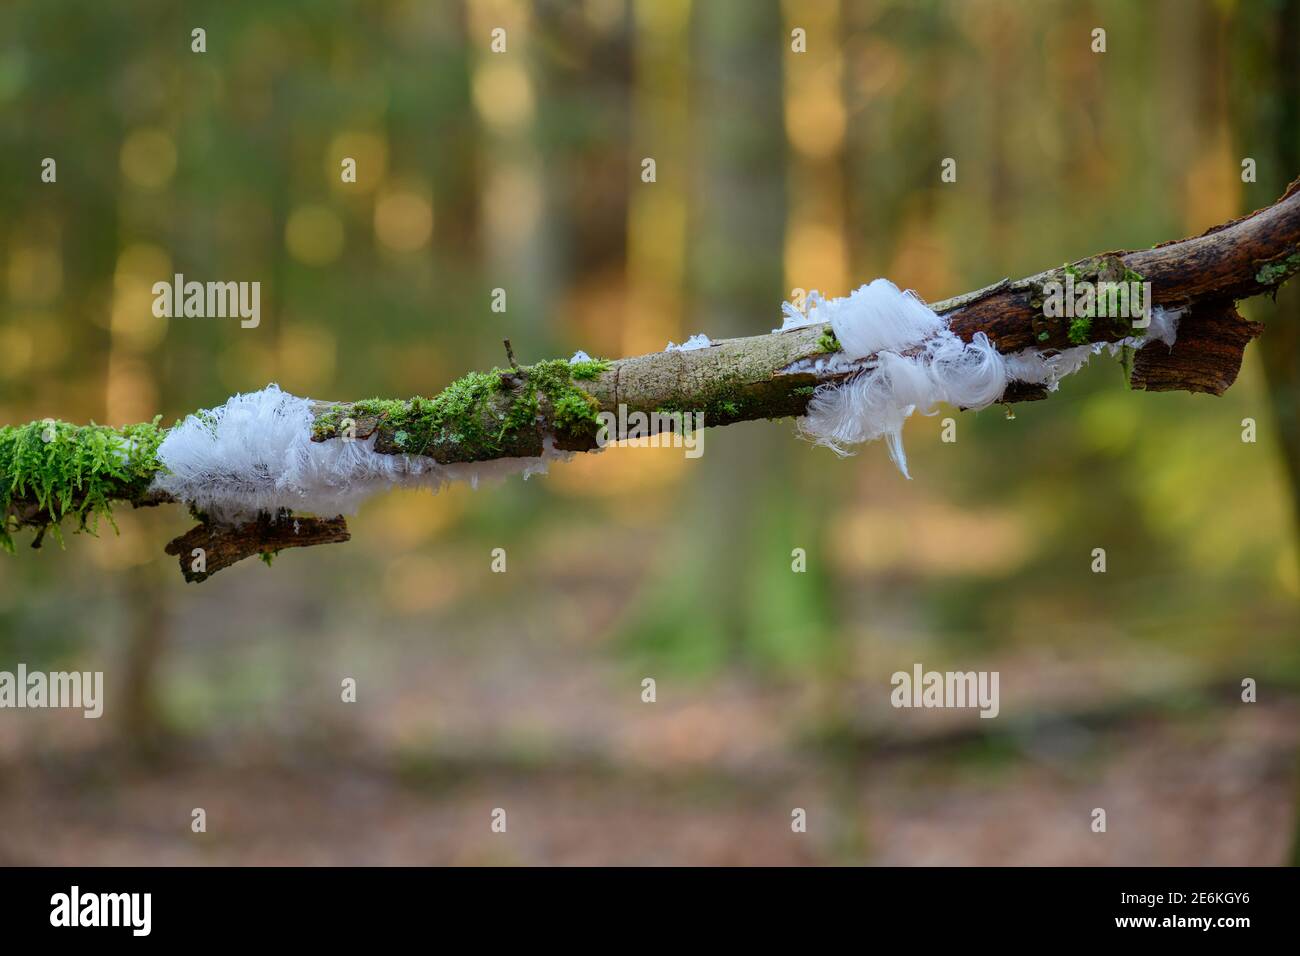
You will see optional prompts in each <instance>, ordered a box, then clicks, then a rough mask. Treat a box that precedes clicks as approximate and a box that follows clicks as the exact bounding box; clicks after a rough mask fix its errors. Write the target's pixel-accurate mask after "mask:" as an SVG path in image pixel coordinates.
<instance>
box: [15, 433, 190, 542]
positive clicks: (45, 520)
mask: <svg viewBox="0 0 1300 956" xmlns="http://www.w3.org/2000/svg"><path fill="white" fill-rule="evenodd" d="M160 420H161V416H159V418H155V419H154V420H153V421H152V422H145V423H142V424H139V425H127V426H126V427H124V428H108V427H106V426H103V425H94V424H91V425H72V424H69V423H68V422H61V421H56V420H54V419H45V420H43V421H37V422H30V423H28V424H26V425H5V426H3V427H0V514H3V516H4V518H3V522H2V523H0V547H3V548H4V549H5V550H6V551H10V552H12V551H13V548H14V542H13V537H12V533H13V531H15V530H17V528H18V527H20V526H23V525H27V526H32V527H36V528H37V541H39V540H40V539H41V537H42V536H43V535H44V533H45V531H46V530H49V529H51V528H52V529H53V531H54V534H55V536H56V537H58V538H59V540H60V542H62V536H61V534H60V531H59V523H60V522H61V521H62V520H63V519H64V518H65V517H67V516H68V515H72V516H73V517H74V518H75V519H76V520H77V529H76V530H78V531H89V532H90V533H92V534H94V533H95V531H96V530H97V528H98V523H99V519H100V518H101V517H103V518H107V519H108V521H109V523H110V524H112V523H113V514H112V504H111V503H112V501H113V500H114V499H122V498H132V497H136V496H138V495H140V494H143V493H144V491H145V490H146V489H147V488H148V487H149V484H150V482H151V481H152V480H153V476H154V475H155V474H156V473H157V471H158V469H159V468H160V467H161V466H160V464H159V462H158V446H159V445H160V444H161V443H162V440H163V436H164V435H165V434H166V431H165V429H162V428H159V426H158V423H159V421H160ZM18 502H23V503H31V504H33V505H35V507H36V509H37V511H36V514H35V515H34V516H27V517H26V518H25V519H24V520H20V519H19V517H18V516H17V515H11V514H10V509H11V507H12V506H14V505H15V504H16V503H18ZM114 529H115V530H116V525H114Z"/></svg>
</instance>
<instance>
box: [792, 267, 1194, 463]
mask: <svg viewBox="0 0 1300 956" xmlns="http://www.w3.org/2000/svg"><path fill="white" fill-rule="evenodd" d="M782 311H783V313H784V321H783V323H782V326H781V328H780V329H775V330H773V331H774V332H786V331H789V330H790V329H794V328H802V327H804V326H809V325H817V324H821V323H825V322H829V323H830V325H831V328H832V329H833V330H834V332H835V337H836V338H837V339H838V340H839V343H840V346H841V351H839V352H835V353H832V354H830V355H827V356H824V357H822V358H819V359H814V360H809V361H808V363H807V365H808V367H807V369H800V370H807V371H812V372H816V373H824V372H828V371H846V370H853V369H854V368H860V370H859V371H856V372H854V373H853V374H852V376H851V377H849V378H847V379H846V380H844V381H843V382H838V383H826V384H823V385H820V386H818V387H817V390H816V391H815V392H814V393H813V395H812V398H811V399H809V402H808V408H807V412H806V414H805V416H804V418H802V419H800V421H799V429H800V431H801V432H802V433H803V434H804V435H805V436H806V437H808V438H809V439H811V440H812V441H814V442H816V443H817V444H820V445H826V446H828V447H830V448H832V449H834V450H835V451H836V452H837V453H839V454H841V455H844V454H848V453H849V452H848V446H851V445H856V444H860V443H861V442H867V441H874V440H876V439H880V438H883V439H884V440H885V443H886V445H887V446H888V448H889V454H890V457H891V458H893V460H894V462H895V463H896V464H897V465H898V468H899V470H900V471H901V472H902V473H903V475H904V476H907V477H910V475H908V471H907V455H906V453H905V452H904V450H903V439H902V433H903V423H904V422H905V421H907V419H908V418H909V417H910V416H911V415H912V413H913V412H916V411H920V412H921V414H932V413H933V412H934V410H935V406H936V405H937V404H939V403H940V402H946V403H948V404H949V405H953V406H956V407H959V408H966V409H979V408H985V407H987V406H988V405H991V404H992V403H993V402H995V401H997V400H998V399H999V398H1000V397H1001V396H1002V393H1003V392H1004V391H1005V390H1006V387H1007V384H1008V383H1009V382H1011V381H1021V382H1031V383H1036V384H1041V385H1046V386H1047V387H1048V388H1049V389H1055V388H1056V386H1057V384H1058V383H1059V382H1060V380H1061V379H1062V378H1063V377H1064V376H1066V375H1069V374H1071V373H1072V372H1076V371H1078V370H1079V369H1080V368H1082V367H1083V365H1084V364H1086V363H1087V361H1088V359H1089V358H1091V357H1092V356H1093V355H1095V354H1097V353H1098V352H1100V351H1102V350H1103V349H1109V350H1110V351H1111V352H1112V353H1115V352H1118V351H1119V350H1120V348H1122V347H1123V346H1126V345H1132V346H1140V345H1142V344H1144V343H1146V342H1148V341H1151V340H1159V341H1162V342H1164V343H1165V344H1166V345H1169V346H1171V347H1172V345H1173V343H1174V338H1175V335H1176V333H1177V323H1178V313H1177V312H1176V311H1165V310H1162V309H1159V308H1157V309H1155V310H1154V312H1153V314H1152V317H1151V324H1150V326H1149V327H1148V328H1147V329H1145V330H1143V333H1142V334H1141V335H1138V336H1133V337H1131V338H1126V339H1124V340H1123V341H1122V342H1113V343H1104V342H1099V343H1092V344H1088V345H1080V346H1078V347H1076V348H1070V349H1065V350H1063V351H1055V350H1039V349H1024V350H1022V351H1020V352H1017V353H1015V354H1014V355H1008V356H1004V355H1002V354H1001V353H1000V352H998V351H997V349H996V348H994V346H993V344H992V343H991V342H990V341H989V339H988V336H986V335H985V334H984V333H983V332H977V333H975V335H974V336H973V337H972V339H971V341H970V342H964V341H962V339H961V338H960V337H958V336H957V334H956V333H954V332H953V331H952V330H951V329H949V328H948V324H947V322H945V321H944V319H943V318H942V317H940V316H939V315H938V314H937V313H935V312H934V311H933V310H932V309H930V308H929V307H928V306H927V305H926V304H925V303H924V302H922V301H921V300H920V298H919V297H917V295H916V294H915V293H913V292H910V291H909V292H902V291H899V289H898V287H897V286H895V285H894V284H893V283H892V282H890V281H889V280H887V279H877V280H875V281H874V282H872V283H871V284H870V285H864V286H862V287H861V288H859V289H857V290H856V291H854V292H853V293H852V294H850V295H849V296H847V297H845V298H838V299H824V298H822V297H821V296H820V295H819V294H818V293H816V292H812V293H809V295H808V300H807V305H806V308H805V309H804V310H802V311H801V310H799V309H798V308H796V307H795V306H794V305H792V304H790V303H786V304H785V306H783V307H782Z"/></svg>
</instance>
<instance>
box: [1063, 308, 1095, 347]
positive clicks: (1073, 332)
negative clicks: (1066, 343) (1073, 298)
mask: <svg viewBox="0 0 1300 956" xmlns="http://www.w3.org/2000/svg"><path fill="white" fill-rule="evenodd" d="M1091 333H1092V317H1091V316H1086V315H1085V316H1080V317H1079V318H1077V319H1073V320H1072V321H1071V322H1070V331H1069V334H1068V338H1069V340H1070V341H1071V342H1073V343H1074V344H1075V345H1086V344H1087V343H1088V336H1089V335H1090V334H1091Z"/></svg>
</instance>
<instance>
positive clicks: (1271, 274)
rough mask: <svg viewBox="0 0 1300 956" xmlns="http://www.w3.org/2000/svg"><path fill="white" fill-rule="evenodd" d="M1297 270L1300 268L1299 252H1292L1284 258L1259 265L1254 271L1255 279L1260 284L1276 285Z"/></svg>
mask: <svg viewBox="0 0 1300 956" xmlns="http://www.w3.org/2000/svg"><path fill="white" fill-rule="evenodd" d="M1297 270H1300V252H1293V253H1291V255H1289V256H1287V257H1286V258H1285V259H1281V260H1279V261H1277V262H1269V263H1265V264H1264V265H1262V266H1260V267H1259V271H1258V272H1256V273H1255V281H1256V282H1258V283H1259V284H1260V285H1276V284H1277V283H1279V282H1282V281H1283V280H1285V279H1288V278H1290V277H1291V276H1292V275H1293V274H1294V273H1295V272H1296V271H1297Z"/></svg>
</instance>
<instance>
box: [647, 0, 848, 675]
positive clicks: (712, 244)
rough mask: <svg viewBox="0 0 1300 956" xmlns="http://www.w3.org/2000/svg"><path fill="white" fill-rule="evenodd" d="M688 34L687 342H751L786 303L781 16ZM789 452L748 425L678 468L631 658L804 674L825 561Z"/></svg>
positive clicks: (784, 443) (713, 1)
mask: <svg viewBox="0 0 1300 956" xmlns="http://www.w3.org/2000/svg"><path fill="white" fill-rule="evenodd" d="M692 18H693V19H692V28H693V33H694V41H695V42H694V52H693V56H692V62H693V63H694V64H695V71H694V75H693V82H692V85H693V89H694V101H693V113H694V115H693V133H694V136H693V140H692V143H693V156H692V166H693V169H694V170H696V178H695V180H694V182H693V183H692V188H691V194H690V199H691V206H690V217H691V225H690V228H689V235H690V236H691V244H692V248H691V250H690V255H689V262H690V266H689V272H688V276H687V283H688V288H689V290H690V293H691V294H690V298H691V304H692V310H691V316H692V317H691V318H690V319H688V334H689V333H694V332H697V331H698V332H706V333H707V334H708V335H709V336H710V337H712V338H720V337H727V336H738V335H753V334H755V333H757V332H762V331H766V330H767V329H770V328H772V327H774V326H777V325H779V324H780V303H781V302H782V301H783V300H784V299H785V298H786V297H787V295H788V291H787V290H783V288H782V285H783V254H784V244H785V217H786V190H785V176H786V162H785V149H786V142H785V128H784V123H783V115H782V104H783V97H782V92H783V91H782V72H781V68H780V63H781V50H782V49H783V46H782V44H783V43H784V39H783V37H784V31H783V28H782V18H781V11H780V6H779V4H778V2H777V0H762V2H742V0H726V2H723V0H710V2H706V3H697V4H695V5H694V8H693V11H692ZM659 174H660V175H661V176H662V175H665V171H662V170H661V171H660V173H659ZM651 188H653V187H651ZM756 322H759V323H767V324H766V325H763V326H760V327H756V326H755V323H756ZM789 440H790V436H789V434H787V433H785V431H784V430H783V429H779V428H777V429H774V428H772V427H771V426H770V424H765V423H757V422H756V423H745V424H742V425H736V426H732V427H730V428H727V429H725V430H718V431H710V432H709V433H708V436H707V439H706V441H705V445H704V454H703V456H702V457H701V458H699V459H698V460H697V461H694V462H692V463H691V466H690V467H691V469H692V470H693V471H694V472H695V473H696V474H695V475H694V476H693V480H691V481H689V483H688V484H687V485H686V493H687V494H688V495H689V496H690V498H689V501H687V502H685V503H684V505H683V507H682V509H681V511H680V513H679V516H678V517H677V519H676V520H675V521H674V526H675V527H676V528H677V529H679V531H680V535H679V537H678V539H677V540H676V541H675V542H674V543H673V545H672V546H671V547H670V548H669V554H670V556H669V562H668V566H667V568H666V569H664V570H663V571H661V572H659V573H658V574H657V576H656V577H655V579H654V580H652V581H651V583H650V585H649V586H648V587H647V589H646V591H645V592H644V594H643V598H644V600H643V602H642V603H641V605H640V606H639V608H638V609H637V611H635V612H634V613H633V617H632V622H631V625H630V632H631V634H632V636H633V639H634V640H636V641H637V642H638V643H640V644H641V645H642V646H643V647H644V648H646V649H649V650H653V651H661V652H664V653H665V654H666V655H667V656H668V657H669V658H670V659H671V660H672V661H673V662H676V663H682V664H686V665H688V666H696V667H702V668H703V667H709V666H716V665H718V664H721V663H722V662H724V661H726V662H730V663H735V662H739V661H748V662H749V663H753V664H756V665H760V666H763V665H767V666H775V667H780V666H783V665H786V664H790V663H792V662H798V663H809V662H813V661H815V660H816V659H817V656H818V653H819V648H821V647H822V645H824V642H825V636H826V626H827V616H828V615H827V607H828V600H827V594H826V588H825V577H824V574H825V571H824V569H825V567H826V563H825V555H824V553H820V551H821V549H820V548H819V543H818V542H816V541H814V540H813V538H814V536H815V535H816V533H817V527H816V522H815V520H812V511H811V510H810V509H809V507H808V505H809V502H808V501H807V500H806V499H804V498H802V497H801V496H800V495H799V494H798V493H797V491H796V488H797V484H798V483H797V482H796V481H795V480H794V477H793V468H792V465H791V456H790V455H789V454H788V451H789V448H788V442H789ZM738 475H739V476H744V480H743V481H737V476H738ZM796 547H802V548H804V549H805V550H806V551H807V552H808V553H809V555H810V558H809V560H808V569H809V570H808V572H807V573H794V572H793V571H792V569H791V561H792V556H791V551H792V550H793V549H794V548H796Z"/></svg>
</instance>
